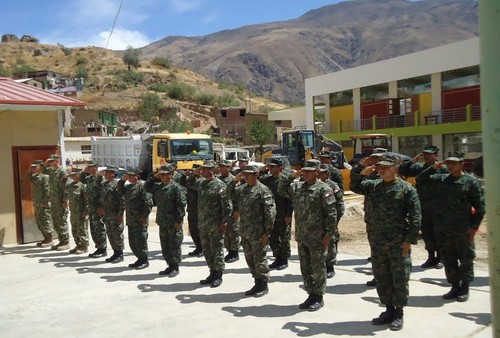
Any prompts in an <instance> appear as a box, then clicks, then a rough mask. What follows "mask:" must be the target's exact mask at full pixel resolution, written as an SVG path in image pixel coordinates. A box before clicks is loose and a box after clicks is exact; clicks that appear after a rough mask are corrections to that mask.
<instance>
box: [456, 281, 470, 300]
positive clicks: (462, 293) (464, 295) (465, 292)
mask: <svg viewBox="0 0 500 338" xmlns="http://www.w3.org/2000/svg"><path fill="white" fill-rule="evenodd" d="M468 300H469V282H464V281H462V284H460V288H459V289H458V295H457V302H466V301H468Z"/></svg>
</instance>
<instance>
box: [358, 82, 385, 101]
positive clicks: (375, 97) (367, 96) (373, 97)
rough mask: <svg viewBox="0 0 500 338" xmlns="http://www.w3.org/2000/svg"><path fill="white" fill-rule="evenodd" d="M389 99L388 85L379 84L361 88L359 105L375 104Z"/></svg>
mask: <svg viewBox="0 0 500 338" xmlns="http://www.w3.org/2000/svg"><path fill="white" fill-rule="evenodd" d="M387 98H389V84H388V83H381V84H378V85H373V86H368V87H363V88H361V103H366V102H375V101H380V100H385V99H387Z"/></svg>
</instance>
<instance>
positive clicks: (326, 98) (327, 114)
mask: <svg viewBox="0 0 500 338" xmlns="http://www.w3.org/2000/svg"><path fill="white" fill-rule="evenodd" d="M324 101H325V108H324V111H325V134H328V133H332V132H333V131H334V127H333V126H332V125H331V124H330V95H329V94H326V95H324Z"/></svg>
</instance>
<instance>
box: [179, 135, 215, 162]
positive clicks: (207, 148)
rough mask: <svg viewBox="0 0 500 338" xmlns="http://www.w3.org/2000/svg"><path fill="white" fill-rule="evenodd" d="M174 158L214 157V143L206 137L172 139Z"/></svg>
mask: <svg viewBox="0 0 500 338" xmlns="http://www.w3.org/2000/svg"><path fill="white" fill-rule="evenodd" d="M171 149H172V159H174V160H175V159H176V158H178V159H180V158H186V157H188V156H189V157H203V158H205V157H206V158H208V157H209V158H213V149H212V143H211V142H210V140H206V139H202V140H199V139H192V140H191V139H188V140H171Z"/></svg>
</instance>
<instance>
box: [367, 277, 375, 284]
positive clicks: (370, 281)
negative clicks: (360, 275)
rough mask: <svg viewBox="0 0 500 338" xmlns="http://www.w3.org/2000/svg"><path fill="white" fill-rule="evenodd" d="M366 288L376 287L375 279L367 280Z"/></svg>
mask: <svg viewBox="0 0 500 338" xmlns="http://www.w3.org/2000/svg"><path fill="white" fill-rule="evenodd" d="M366 286H377V280H376V279H375V278H373V279H372V280H369V281H368V282H366Z"/></svg>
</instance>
